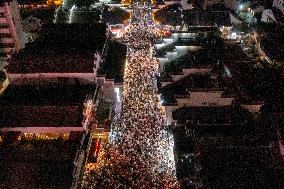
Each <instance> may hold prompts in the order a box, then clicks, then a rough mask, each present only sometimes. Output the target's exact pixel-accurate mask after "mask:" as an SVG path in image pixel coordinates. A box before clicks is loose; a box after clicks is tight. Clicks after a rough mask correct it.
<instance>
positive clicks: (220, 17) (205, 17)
mask: <svg viewBox="0 0 284 189" xmlns="http://www.w3.org/2000/svg"><path fill="white" fill-rule="evenodd" d="M184 21H185V23H186V24H187V25H189V26H214V25H215V24H217V26H231V25H232V24H231V20H230V14H229V12H228V11H199V10H198V11H196V10H195V11H190V10H189V11H186V12H184Z"/></svg>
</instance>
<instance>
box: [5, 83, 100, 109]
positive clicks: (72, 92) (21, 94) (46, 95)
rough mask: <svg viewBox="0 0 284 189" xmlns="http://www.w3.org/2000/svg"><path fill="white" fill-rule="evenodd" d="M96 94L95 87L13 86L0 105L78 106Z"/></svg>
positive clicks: (6, 92)
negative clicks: (87, 97)
mask: <svg viewBox="0 0 284 189" xmlns="http://www.w3.org/2000/svg"><path fill="white" fill-rule="evenodd" d="M95 92H96V86H95V85H63V84H58V85H54V84H50V85H13V84H10V85H9V86H8V87H7V89H6V90H5V91H4V92H3V94H2V95H0V105H2V106H3V105H4V106H12V105H15V106H18V105H23V106H35V105H43V106H44V105H46V106H53V105H55V106H56V105H59V106H60V105H77V104H78V103H79V104H82V103H83V102H84V101H85V98H86V95H88V94H94V93H95Z"/></svg>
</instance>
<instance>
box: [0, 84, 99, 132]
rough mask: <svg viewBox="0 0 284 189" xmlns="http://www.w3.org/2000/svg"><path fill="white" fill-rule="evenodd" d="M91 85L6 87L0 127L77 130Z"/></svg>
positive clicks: (1, 98)
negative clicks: (70, 128) (69, 127)
mask: <svg viewBox="0 0 284 189" xmlns="http://www.w3.org/2000/svg"><path fill="white" fill-rule="evenodd" d="M95 92H96V91H95V86H93V85H61V86H52V85H48V86H45V85H42V86H22V85H21V86H15V85H9V86H8V88H7V89H6V90H5V91H4V93H3V94H2V95H1V96H0V127H64V126H65V127H68V126H73V127H74V126H76V127H80V126H81V122H82V119H83V103H84V101H85V99H86V96H87V95H89V94H90V95H93V94H94V93H95Z"/></svg>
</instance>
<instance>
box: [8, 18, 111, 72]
mask: <svg viewBox="0 0 284 189" xmlns="http://www.w3.org/2000/svg"><path fill="white" fill-rule="evenodd" d="M105 32H106V26H105V24H49V25H46V26H45V27H44V28H43V30H42V35H41V37H39V38H38V39H36V40H35V41H34V42H32V43H30V44H27V45H26V47H25V48H24V49H22V50H20V51H19V52H18V53H16V54H13V56H12V58H11V61H10V64H9V66H8V67H7V70H8V73H50V72H56V73H64V72H68V73H92V72H93V67H94V53H95V52H102V49H103V46H104V44H105V40H106V34H105Z"/></svg>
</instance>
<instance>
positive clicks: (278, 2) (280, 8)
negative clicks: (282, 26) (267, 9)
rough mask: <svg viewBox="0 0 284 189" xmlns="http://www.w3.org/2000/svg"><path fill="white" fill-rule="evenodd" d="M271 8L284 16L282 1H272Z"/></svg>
mask: <svg viewBox="0 0 284 189" xmlns="http://www.w3.org/2000/svg"><path fill="white" fill-rule="evenodd" d="M273 7H276V8H278V9H279V10H281V12H282V13H283V14H284V0H274V1H273Z"/></svg>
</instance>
